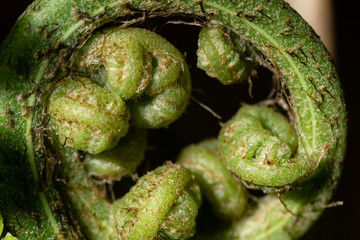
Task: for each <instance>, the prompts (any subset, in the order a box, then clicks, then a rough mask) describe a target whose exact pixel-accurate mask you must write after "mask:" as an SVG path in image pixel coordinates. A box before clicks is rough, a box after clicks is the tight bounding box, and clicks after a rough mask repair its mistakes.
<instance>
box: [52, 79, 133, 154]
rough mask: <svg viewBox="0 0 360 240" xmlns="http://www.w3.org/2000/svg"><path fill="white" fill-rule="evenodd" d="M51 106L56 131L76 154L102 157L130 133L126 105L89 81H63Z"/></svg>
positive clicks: (61, 139)
mask: <svg viewBox="0 0 360 240" xmlns="http://www.w3.org/2000/svg"><path fill="white" fill-rule="evenodd" d="M47 105H48V106H47V109H46V113H47V114H48V115H49V117H50V127H51V128H52V131H54V132H56V134H57V135H58V137H59V140H60V142H66V146H67V147H71V148H72V149H75V150H83V151H86V152H89V153H92V154H98V153H101V152H103V151H105V150H108V149H111V148H113V147H114V145H116V143H117V142H118V141H119V139H120V138H122V137H123V136H125V135H126V133H127V131H128V129H129V110H128V108H127V106H126V104H125V102H124V101H123V100H122V99H121V98H120V97H119V96H117V95H115V94H113V93H111V92H110V91H109V90H107V89H104V88H101V87H99V86H97V85H96V84H95V83H93V82H92V81H91V80H89V79H87V78H80V77H77V78H75V79H72V78H65V79H63V80H61V81H60V82H59V83H57V84H56V86H55V90H54V91H52V93H51V95H50V97H49V100H48V104H47ZM94 119H99V120H98V121H94Z"/></svg>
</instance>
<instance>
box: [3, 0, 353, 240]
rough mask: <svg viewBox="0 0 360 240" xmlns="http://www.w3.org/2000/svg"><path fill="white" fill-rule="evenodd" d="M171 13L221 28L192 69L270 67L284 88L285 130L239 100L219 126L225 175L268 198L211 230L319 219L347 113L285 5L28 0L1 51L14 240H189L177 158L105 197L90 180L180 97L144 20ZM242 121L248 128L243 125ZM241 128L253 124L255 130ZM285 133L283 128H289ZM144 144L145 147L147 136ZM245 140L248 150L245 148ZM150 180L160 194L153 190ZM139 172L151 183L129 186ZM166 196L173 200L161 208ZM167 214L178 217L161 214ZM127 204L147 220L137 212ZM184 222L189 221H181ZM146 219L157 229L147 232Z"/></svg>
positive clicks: (327, 69)
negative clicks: (134, 132)
mask: <svg viewBox="0 0 360 240" xmlns="http://www.w3.org/2000/svg"><path fill="white" fill-rule="evenodd" d="M174 16H186V17H193V18H194V19H199V20H201V23H202V24H203V26H204V31H208V32H207V33H208V34H210V32H211V31H209V30H211V28H212V27H214V26H215V27H216V29H217V30H216V31H214V34H215V35H216V36H215V37H209V35H207V34H206V32H202V33H201V34H200V40H199V50H198V55H199V59H198V66H199V68H202V69H204V70H205V71H206V72H207V74H209V75H210V76H212V77H215V78H218V79H219V80H220V81H222V82H224V83H226V84H229V83H234V82H239V81H240V80H239V78H240V79H241V81H243V80H244V79H249V77H251V76H253V73H254V71H255V70H254V67H255V66H256V65H258V64H259V63H261V64H265V66H267V67H268V68H270V69H271V71H273V73H274V76H275V78H276V79H277V81H279V82H280V83H281V85H282V86H283V87H282V96H283V98H284V100H285V101H286V105H287V107H286V109H287V108H288V109H289V110H288V111H287V118H289V119H290V123H291V125H292V126H290V125H289V124H288V123H283V122H285V120H284V119H285V118H284V117H282V116H280V115H279V114H278V113H274V112H272V110H269V109H268V108H265V107H263V106H260V105H259V106H260V107H259V106H252V107H242V108H241V109H240V110H239V114H238V115H236V116H235V117H234V119H233V120H230V122H227V123H225V128H223V129H222V130H221V133H220V137H219V140H220V142H221V145H222V146H221V147H220V150H219V151H220V153H221V155H222V156H221V158H223V160H224V163H225V165H226V166H227V167H228V168H229V170H230V172H232V173H234V174H235V175H236V177H237V179H238V180H240V181H242V182H243V183H245V185H246V186H247V187H249V188H255V189H258V188H260V189H262V190H263V191H264V192H265V193H268V194H267V195H266V196H265V197H262V198H261V199H260V200H259V202H258V203H257V204H255V205H254V206H252V205H248V206H247V207H246V210H245V212H244V214H243V216H242V217H241V218H240V219H238V220H236V221H234V222H233V224H231V226H230V227H229V228H228V229H225V230H224V231H222V232H220V233H218V234H219V235H221V238H224V239H226V238H227V239H296V238H299V237H300V236H302V235H303V234H304V233H305V232H306V231H307V230H308V229H309V227H310V226H311V225H312V224H313V223H314V221H315V220H316V219H317V218H318V217H319V216H320V214H321V213H322V212H323V210H324V208H326V206H327V204H328V203H329V201H330V200H331V197H332V194H333V191H334V190H335V188H336V186H337V183H338V180H339V178H340V175H341V169H342V161H343V158H344V153H345V145H346V142H345V138H346V131H347V120H346V109H345V104H344V100H343V93H342V90H341V86H340V81H339V78H338V75H337V73H336V70H335V67H334V64H333V62H332V60H331V58H330V56H329V53H328V52H327V51H326V49H325V47H324V46H323V44H322V43H321V41H320V39H319V38H318V36H317V35H316V34H315V32H314V31H313V30H312V28H311V27H310V26H309V25H308V24H307V23H306V22H305V21H304V20H303V19H302V18H301V17H300V16H299V15H298V14H297V13H296V12H295V11H294V10H293V9H291V8H290V6H289V5H288V4H286V3H285V2H284V1H282V0H274V1H267V0H253V1H244V0H234V1H227V0H226V1H225V0H200V1H198V0H196V1H195V0H182V1H177V0H160V1H159V0H122V1H118V0H116V1H114V0H94V1H84V0H72V1H67V0H35V1H34V2H33V3H32V4H31V5H30V6H29V7H28V8H27V10H26V11H25V12H24V13H23V14H22V15H21V16H20V17H19V19H18V20H17V22H16V23H15V25H14V27H13V28H12V30H11V31H10V33H9V35H8V37H7V38H6V39H5V41H4V42H3V43H2V45H1V47H0V91H1V94H0V192H1V194H0V212H1V215H2V216H3V218H4V225H5V229H6V231H8V232H9V233H11V234H12V235H13V236H15V237H17V238H18V239H81V238H90V239H91V238H92V239H117V238H120V239H144V238H147V239H157V238H160V239H161V238H165V239H186V238H189V237H191V236H192V235H193V234H194V233H195V232H194V229H195V222H194V221H193V219H195V217H196V214H197V208H198V207H199V205H200V200H199V199H200V197H199V196H198V195H197V194H198V193H196V194H195V192H196V191H195V190H194V188H196V187H194V186H197V183H195V182H194V181H193V180H194V179H193V178H196V177H192V175H191V174H190V172H189V171H187V170H185V169H183V168H181V167H179V166H178V165H170V167H169V166H163V167H160V169H162V170H163V169H167V168H169V169H171V170H168V171H170V172H171V174H170V175H173V177H179V179H178V180H163V179H161V178H160V177H159V178H158V177H157V175H167V174H162V170H158V169H157V170H154V171H153V173H149V176H151V179H152V180H149V182H147V181H144V180H143V179H145V177H144V178H140V180H138V183H137V184H136V185H135V187H134V188H132V189H131V190H130V192H129V193H128V194H127V195H125V197H123V198H120V199H118V200H115V201H114V202H113V201H112V200H111V199H110V200H109V199H108V197H107V196H106V194H104V185H103V184H100V185H99V181H100V180H101V181H102V182H103V183H104V182H112V181H113V180H114V179H115V178H116V179H119V178H121V177H122V174H121V173H120V172H118V171H120V170H115V173H111V171H110V172H108V170H112V169H109V168H112V167H111V166H110V167H108V164H109V162H112V163H114V162H115V160H113V157H112V156H111V154H113V153H115V154H116V151H118V149H117V147H118V145H119V144H121V142H122V141H129V140H126V139H127V137H128V135H127V132H128V129H129V128H130V129H131V128H132V127H136V128H146V129H147V128H160V127H167V126H169V125H170V124H171V123H173V122H174V121H175V120H176V119H178V118H179V117H180V116H181V114H182V113H183V112H184V111H185V108H186V106H187V104H188V102H189V98H190V94H191V80H190V71H189V68H188V66H187V63H186V61H185V57H184V56H182V54H181V52H180V51H179V50H177V49H176V48H175V47H174V46H173V45H172V44H171V43H169V42H168V41H166V40H165V39H164V38H162V37H160V36H158V35H156V34H155V33H153V32H151V31H150V29H144V28H145V27H146V24H144V23H146V21H147V19H149V18H169V19H171V17H174ZM211 41H213V42H212V43H211ZM209 43H211V44H209ZM211 46H212V47H214V46H218V47H222V48H223V49H225V50H226V51H223V52H222V51H219V48H218V49H216V48H215V51H214V52H212V53H211V54H210V55H212V56H211V57H210V58H209V55H207V53H209V51H208V50H209V47H210V48H211ZM244 46H245V50H244ZM247 49H252V50H251V51H250V50H247ZM213 50H214V48H213V49H212V51H213ZM223 54H225V55H226V57H225V56H223ZM243 54H245V55H243ZM204 56H206V57H204ZM219 57H222V58H223V59H224V61H225V63H226V64H225V65H223V63H224V62H222V61H218V58H219ZM239 59H242V60H244V59H245V62H241V61H239ZM232 64H233V65H232ZM219 65H220V66H219ZM244 65H245V66H246V67H245V68H244V67H243V66H244ZM232 66H235V67H232ZM243 71H244V72H245V75H242V72H243ZM222 76H225V78H224V79H222ZM274 108H276V107H274ZM278 108H279V106H278ZM267 114H268V115H267ZM237 118H241V121H240V122H242V123H243V122H246V124H244V125H242V124H238V123H237ZM249 119H250V120H251V121H250V120H249ZM272 119H273V120H272ZM283 120H284V121H283ZM279 123H281V124H279ZM239 125H241V126H240V128H238V127H239ZM245 128H249V129H250V130H254V129H255V130H256V131H258V132H260V133H261V134H260V136H259V135H251V134H252V133H250V131H249V130H247V129H245ZM291 129H292V130H291ZM288 130H290V131H291V132H292V133H291V134H290V135H287V133H286V134H284V131H285V132H287V131H288ZM238 133H240V135H241V136H238V135H237V134H238ZM244 133H246V134H245V135H244ZM295 133H296V135H295ZM184 134H186V133H185V132H184ZM253 136H256V137H253ZM244 139H245V140H244ZM119 142H120V143H119ZM139 142H142V146H141V147H140V149H142V150H139V151H140V153H142V151H144V150H143V149H146V141H145V140H139ZM265 142H268V143H269V144H270V145H267V144H266V145H263V143H265ZM274 142H275V143H274ZM228 143H229V144H230V145H228ZM124 145H125V146H122V147H121V148H124V149H127V148H128V147H130V148H132V147H134V145H131V144H130V143H129V142H127V143H125V144H124ZM244 145H245V147H244ZM246 145H252V146H250V148H248V146H246ZM254 145H256V146H257V147H256V146H255V148H253V147H254ZM260 145H261V146H262V147H260ZM239 146H240V148H238V147H239ZM253 149H256V151H257V150H259V151H258V152H254V151H255V150H253ZM279 149H284V150H285V152H282V151H280V152H278V151H277V150H279ZM247 150H249V151H250V152H251V151H253V152H252V153H251V154H247V153H246V154H245V152H246V151H247ZM124 151H126V150H124ZM135 151H136V150H135ZM107 153H108V154H109V153H111V154H109V155H107V156H105V155H106V154H107ZM131 155H132V151H129V156H130V158H131V157H132V156H131ZM139 155H140V156H139V158H142V154H139ZM254 156H260V157H261V158H255V157H254ZM267 156H269V158H267ZM278 157H280V158H278ZM238 158H240V160H239V159H238ZM94 159H99V160H100V163H99V164H100V166H104V168H107V170H106V172H107V173H106V174H103V173H101V171H100V170H99V168H98V167H96V170H99V171H98V172H96V171H94V170H91V167H92V166H93V165H91V164H94ZM164 160H165V159H164ZM243 160H244V161H243ZM264 160H266V161H265V162H264ZM267 160H269V161H267ZM116 161H117V160H116ZM139 161H140V160H139ZM115 164H117V163H115ZM135 165H137V164H135ZM255 165H256V166H255ZM264 165H265V167H264ZM112 166H113V165H112ZM117 166H119V165H117ZM242 167H244V168H242ZM134 168H135V167H134ZM134 168H132V169H131V170H129V173H130V172H131V173H133V172H134V171H135V170H134ZM264 168H265V170H264ZM258 169H260V171H258ZM166 171H167V170H166ZM166 171H165V172H166ZM159 172H160V174H159ZM263 172H268V173H269V175H266V176H270V177H263V175H262V173H263ZM278 172H285V174H284V175H281V174H280V175H278ZM268 173H266V174H268ZM97 174H98V176H97V178H98V179H96V176H95V175H97ZM126 174H127V173H126ZM195 175H196V174H195ZM252 176H254V178H252ZM264 176H265V175H264ZM94 177H95V179H94ZM165 177H166V176H165ZM157 181H160V182H161V184H159V185H164V187H165V188H166V189H167V190H165V192H163V191H160V190H159V191H157V190H153V188H152V187H151V186H153V185H157V184H156V183H155V182H157ZM141 182H143V183H144V184H143V185H151V186H150V188H144V189H142V188H141V190H140V192H141V193H137V192H136V191H137V190H134V189H137V188H138V187H137V186H138V185H140V183H141ZM169 182H172V183H173V184H170V183H169ZM189 182H191V184H190V183H189ZM188 184H190V185H188ZM184 188H185V190H184ZM179 189H181V190H179ZM152 191H153V192H152ZM138 194H139V195H141V196H144V202H142V200H141V199H140V198H139V199H138V201H139V202H137V203H136V204H138V205H137V206H136V207H135V208H140V209H143V211H140V212H139V213H137V212H132V211H131V209H132V207H131V206H130V205H128V204H129V202H131V201H133V200H128V199H135V198H136V196H137V195H138ZM152 194H154V195H153V198H149V199H152V200H150V201H146V199H147V198H146V197H145V196H148V195H152ZM163 197H164V199H163ZM179 197H180V198H179ZM170 198H171V199H170ZM179 199H180V200H179ZM184 199H185V200H191V199H192V200H191V201H182V200H184ZM174 201H175V202H176V204H175V203H174ZM142 204H144V205H143V206H147V207H145V208H142ZM156 204H160V205H163V206H161V208H160V207H157V205H156ZM173 204H175V205H176V206H177V207H174V208H172V210H169V208H171V206H173ZM175 205H174V206H175ZM124 206H126V207H124ZM129 206H130V207H129ZM164 206H165V208H162V207H164ZM241 208H242V207H241ZM83 209H87V210H86V211H83ZM156 209H159V211H160V212H161V213H159V215H156V214H155V212H153V211H154V210H156ZM185 209H186V211H185ZM188 210H189V211H188ZM169 211H171V212H172V214H173V215H172V216H173V217H174V218H173V219H176V220H174V222H173V221H168V223H165V224H163V223H162V220H164V216H165V215H166V214H167V213H168V212H169ZM239 211H240V210H239ZM241 211H242V210H241ZM241 211H240V212H241ZM185 212H187V213H185ZM147 213H149V214H147ZM134 214H135V215H136V217H139V219H141V218H140V216H143V217H144V219H145V220H144V221H142V220H140V221H139V222H133V220H132V219H130V218H131V216H135V215H134ZM183 214H185V215H183ZM125 219H127V220H125ZM188 219H192V220H191V221H190V220H188ZM186 221H187V222H189V223H190V226H184V225H183V224H182V223H183V222H186ZM132 223H134V227H133V226H132ZM149 223H154V226H155V225H156V227H154V228H151V229H150V228H149V229H148V228H147V225H148V224H149ZM161 224H163V225H162V228H161V229H162V230H161V231H160V233H159V229H160V228H159V225H161ZM177 229H179V230H177ZM189 229H191V230H189ZM219 235H214V236H216V237H218V239H219ZM199 237H201V236H199ZM205 238H206V236H205ZM208 239H210V238H208Z"/></svg>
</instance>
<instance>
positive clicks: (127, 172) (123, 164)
mask: <svg viewBox="0 0 360 240" xmlns="http://www.w3.org/2000/svg"><path fill="white" fill-rule="evenodd" d="M146 147H147V139H146V131H145V130H143V129H130V130H129V133H128V134H127V136H126V137H125V138H122V139H120V141H119V143H118V144H117V145H116V147H115V148H113V149H111V150H109V151H105V152H102V153H100V154H96V155H93V154H89V153H85V156H84V164H85V167H86V170H87V173H88V175H90V176H93V177H95V178H96V179H99V180H103V181H107V182H109V183H111V182H112V181H114V180H120V179H121V178H122V177H124V176H131V175H132V174H134V173H135V172H136V169H137V167H138V166H139V164H140V163H141V162H142V160H144V155H145V151H146Z"/></svg>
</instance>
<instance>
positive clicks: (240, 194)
mask: <svg viewBox="0 0 360 240" xmlns="http://www.w3.org/2000/svg"><path fill="white" fill-rule="evenodd" d="M177 163H179V164H180V165H182V166H184V167H185V168H187V169H189V170H190V171H191V172H192V173H193V174H194V176H195V178H196V181H197V182H198V183H199V185H200V189H201V193H202V194H203V195H204V196H205V197H206V198H207V200H208V201H209V202H210V203H211V206H212V207H213V211H214V212H215V214H216V215H217V216H218V217H219V218H221V219H230V220H234V219H239V218H240V217H241V216H242V214H243V213H244V211H245V207H246V204H247V193H246V190H245V187H244V186H242V184H240V183H238V182H237V181H236V180H235V178H234V177H233V176H232V175H231V174H230V172H229V171H228V170H227V169H226V167H225V165H224V164H223V163H222V161H221V157H220V149H219V143H218V141H217V139H207V140H204V141H202V142H200V143H199V144H193V145H190V146H188V147H186V148H185V149H183V150H182V151H181V153H180V155H179V157H178V159H177Z"/></svg>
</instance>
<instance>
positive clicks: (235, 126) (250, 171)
mask: <svg viewBox="0 0 360 240" xmlns="http://www.w3.org/2000/svg"><path fill="white" fill-rule="evenodd" d="M297 140H298V139H297V135H296V132H295V129H294V128H293V127H292V126H291V125H290V123H289V122H288V120H287V119H286V118H285V117H284V116H283V115H281V114H280V113H277V112H275V111H273V110H272V109H271V108H269V107H266V106H244V107H242V108H241V109H240V110H239V111H238V112H237V113H236V114H235V116H234V117H233V118H232V119H231V120H229V121H228V122H227V123H225V124H224V126H223V127H222V129H221V132H220V134H219V141H220V142H221V147H220V149H221V150H220V151H221V154H222V156H223V160H224V162H225V164H226V166H227V167H228V168H229V169H231V171H232V172H234V173H235V174H236V175H237V176H240V178H241V179H242V180H243V181H245V182H248V183H249V185H251V184H253V185H255V187H264V186H265V187H274V188H276V187H278V188H280V187H284V186H286V185H290V184H293V183H294V182H296V181H298V179H299V178H301V177H302V176H303V175H304V171H306V170H307V169H306V165H307V159H306V158H301V157H300V159H299V157H298V156H297V155H296V154H294V153H295V150H297V145H298V142H297ZM235 149H236V150H235ZM293 155H295V156H294V157H293ZM303 161H305V163H303ZM310 170H312V169H310ZM305 173H306V172H305Z"/></svg>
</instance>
